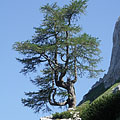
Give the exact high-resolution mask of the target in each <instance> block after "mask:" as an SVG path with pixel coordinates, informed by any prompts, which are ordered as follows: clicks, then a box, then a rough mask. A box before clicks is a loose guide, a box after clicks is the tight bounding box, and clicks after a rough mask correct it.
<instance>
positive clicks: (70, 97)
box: [67, 81, 76, 108]
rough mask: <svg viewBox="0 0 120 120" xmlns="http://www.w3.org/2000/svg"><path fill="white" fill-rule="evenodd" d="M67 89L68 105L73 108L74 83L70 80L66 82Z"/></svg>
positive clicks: (74, 96)
mask: <svg viewBox="0 0 120 120" xmlns="http://www.w3.org/2000/svg"><path fill="white" fill-rule="evenodd" d="M67 91H68V107H69V108H74V107H76V94H75V88H74V83H72V82H70V81H69V82H68V86H67Z"/></svg>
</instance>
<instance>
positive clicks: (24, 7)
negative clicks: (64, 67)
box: [0, 0, 120, 120]
mask: <svg viewBox="0 0 120 120" xmlns="http://www.w3.org/2000/svg"><path fill="white" fill-rule="evenodd" d="M52 2H58V4H59V5H63V4H66V3H68V2H69V0H0V41H1V43H0V55H1V57H0V58H1V59H0V79H1V80H0V98H1V99H0V119H1V120H8V119H9V120H39V118H40V117H41V116H44V114H42V113H39V114H34V112H33V111H32V110H31V109H29V108H26V107H23V105H22V103H21V98H23V97H25V96H24V92H25V91H31V90H35V89H36V88H35V87H34V86H33V85H32V84H31V83H30V81H29V77H30V76H31V75H28V76H24V75H23V74H20V73H19V71H20V70H21V68H22V65H21V64H20V63H18V61H16V59H15V58H16V57H18V56H19V54H18V53H17V52H15V51H13V50H12V45H13V43H14V42H16V41H24V40H27V39H31V36H32V35H33V34H34V30H33V27H36V26H38V25H39V24H40V23H41V20H42V14H41V13H40V11H39V8H40V6H42V5H43V4H46V3H52ZM119 5H120V0H89V2H88V8H87V12H86V15H85V16H81V19H80V25H81V26H82V27H83V32H87V33H89V34H91V35H92V36H94V37H98V38H99V39H100V40H101V46H100V48H101V51H102V54H101V56H103V61H102V62H101V63H100V64H99V68H102V69H104V70H106V72H107V70H108V67H109V63H110V57H111V51H112V35H113V30H114V25H115V22H116V21H117V19H118V17H119V16H120V7H119ZM106 72H105V73H106ZM103 74H104V73H103ZM103 74H101V75H100V76H99V77H102V76H103ZM97 80H98V79H87V78H82V79H79V81H78V83H77V84H76V93H77V101H78V102H79V101H80V99H82V96H83V95H84V94H85V93H86V92H87V91H88V90H89V89H90V88H91V86H92V85H93V84H94V83H95V81H97ZM78 102H77V103H78Z"/></svg>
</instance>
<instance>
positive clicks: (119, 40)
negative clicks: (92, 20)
mask: <svg viewBox="0 0 120 120" xmlns="http://www.w3.org/2000/svg"><path fill="white" fill-rule="evenodd" d="M119 78H120V17H119V18H118V20H117V22H116V24H115V28H114V32H113V48H112V55H111V61H110V66H109V69H108V72H107V74H105V75H104V77H103V78H102V79H101V78H100V80H99V81H98V82H96V83H95V84H94V85H93V86H92V88H95V87H97V86H98V85H99V84H100V83H101V82H104V86H105V88H108V87H110V86H112V85H113V84H114V83H115V82H116V81H117V80H118V79H119Z"/></svg>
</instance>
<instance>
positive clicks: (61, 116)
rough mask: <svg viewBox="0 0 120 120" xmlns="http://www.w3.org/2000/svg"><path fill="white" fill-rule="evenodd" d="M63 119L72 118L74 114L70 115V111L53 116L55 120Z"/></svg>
mask: <svg viewBox="0 0 120 120" xmlns="http://www.w3.org/2000/svg"><path fill="white" fill-rule="evenodd" d="M63 118H66V119H68V118H72V114H70V111H65V112H62V113H58V112H56V113H55V114H53V119H63Z"/></svg>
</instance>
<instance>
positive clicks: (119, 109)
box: [81, 92, 120, 120]
mask: <svg viewBox="0 0 120 120" xmlns="http://www.w3.org/2000/svg"><path fill="white" fill-rule="evenodd" d="M119 115H120V92H117V93H116V94H109V95H105V96H102V97H100V98H99V99H97V100H95V101H94V102H93V103H92V104H90V105H89V107H88V108H87V109H86V110H85V111H84V112H83V113H82V115H81V118H82V120H116V118H117V117H118V116H119Z"/></svg>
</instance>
